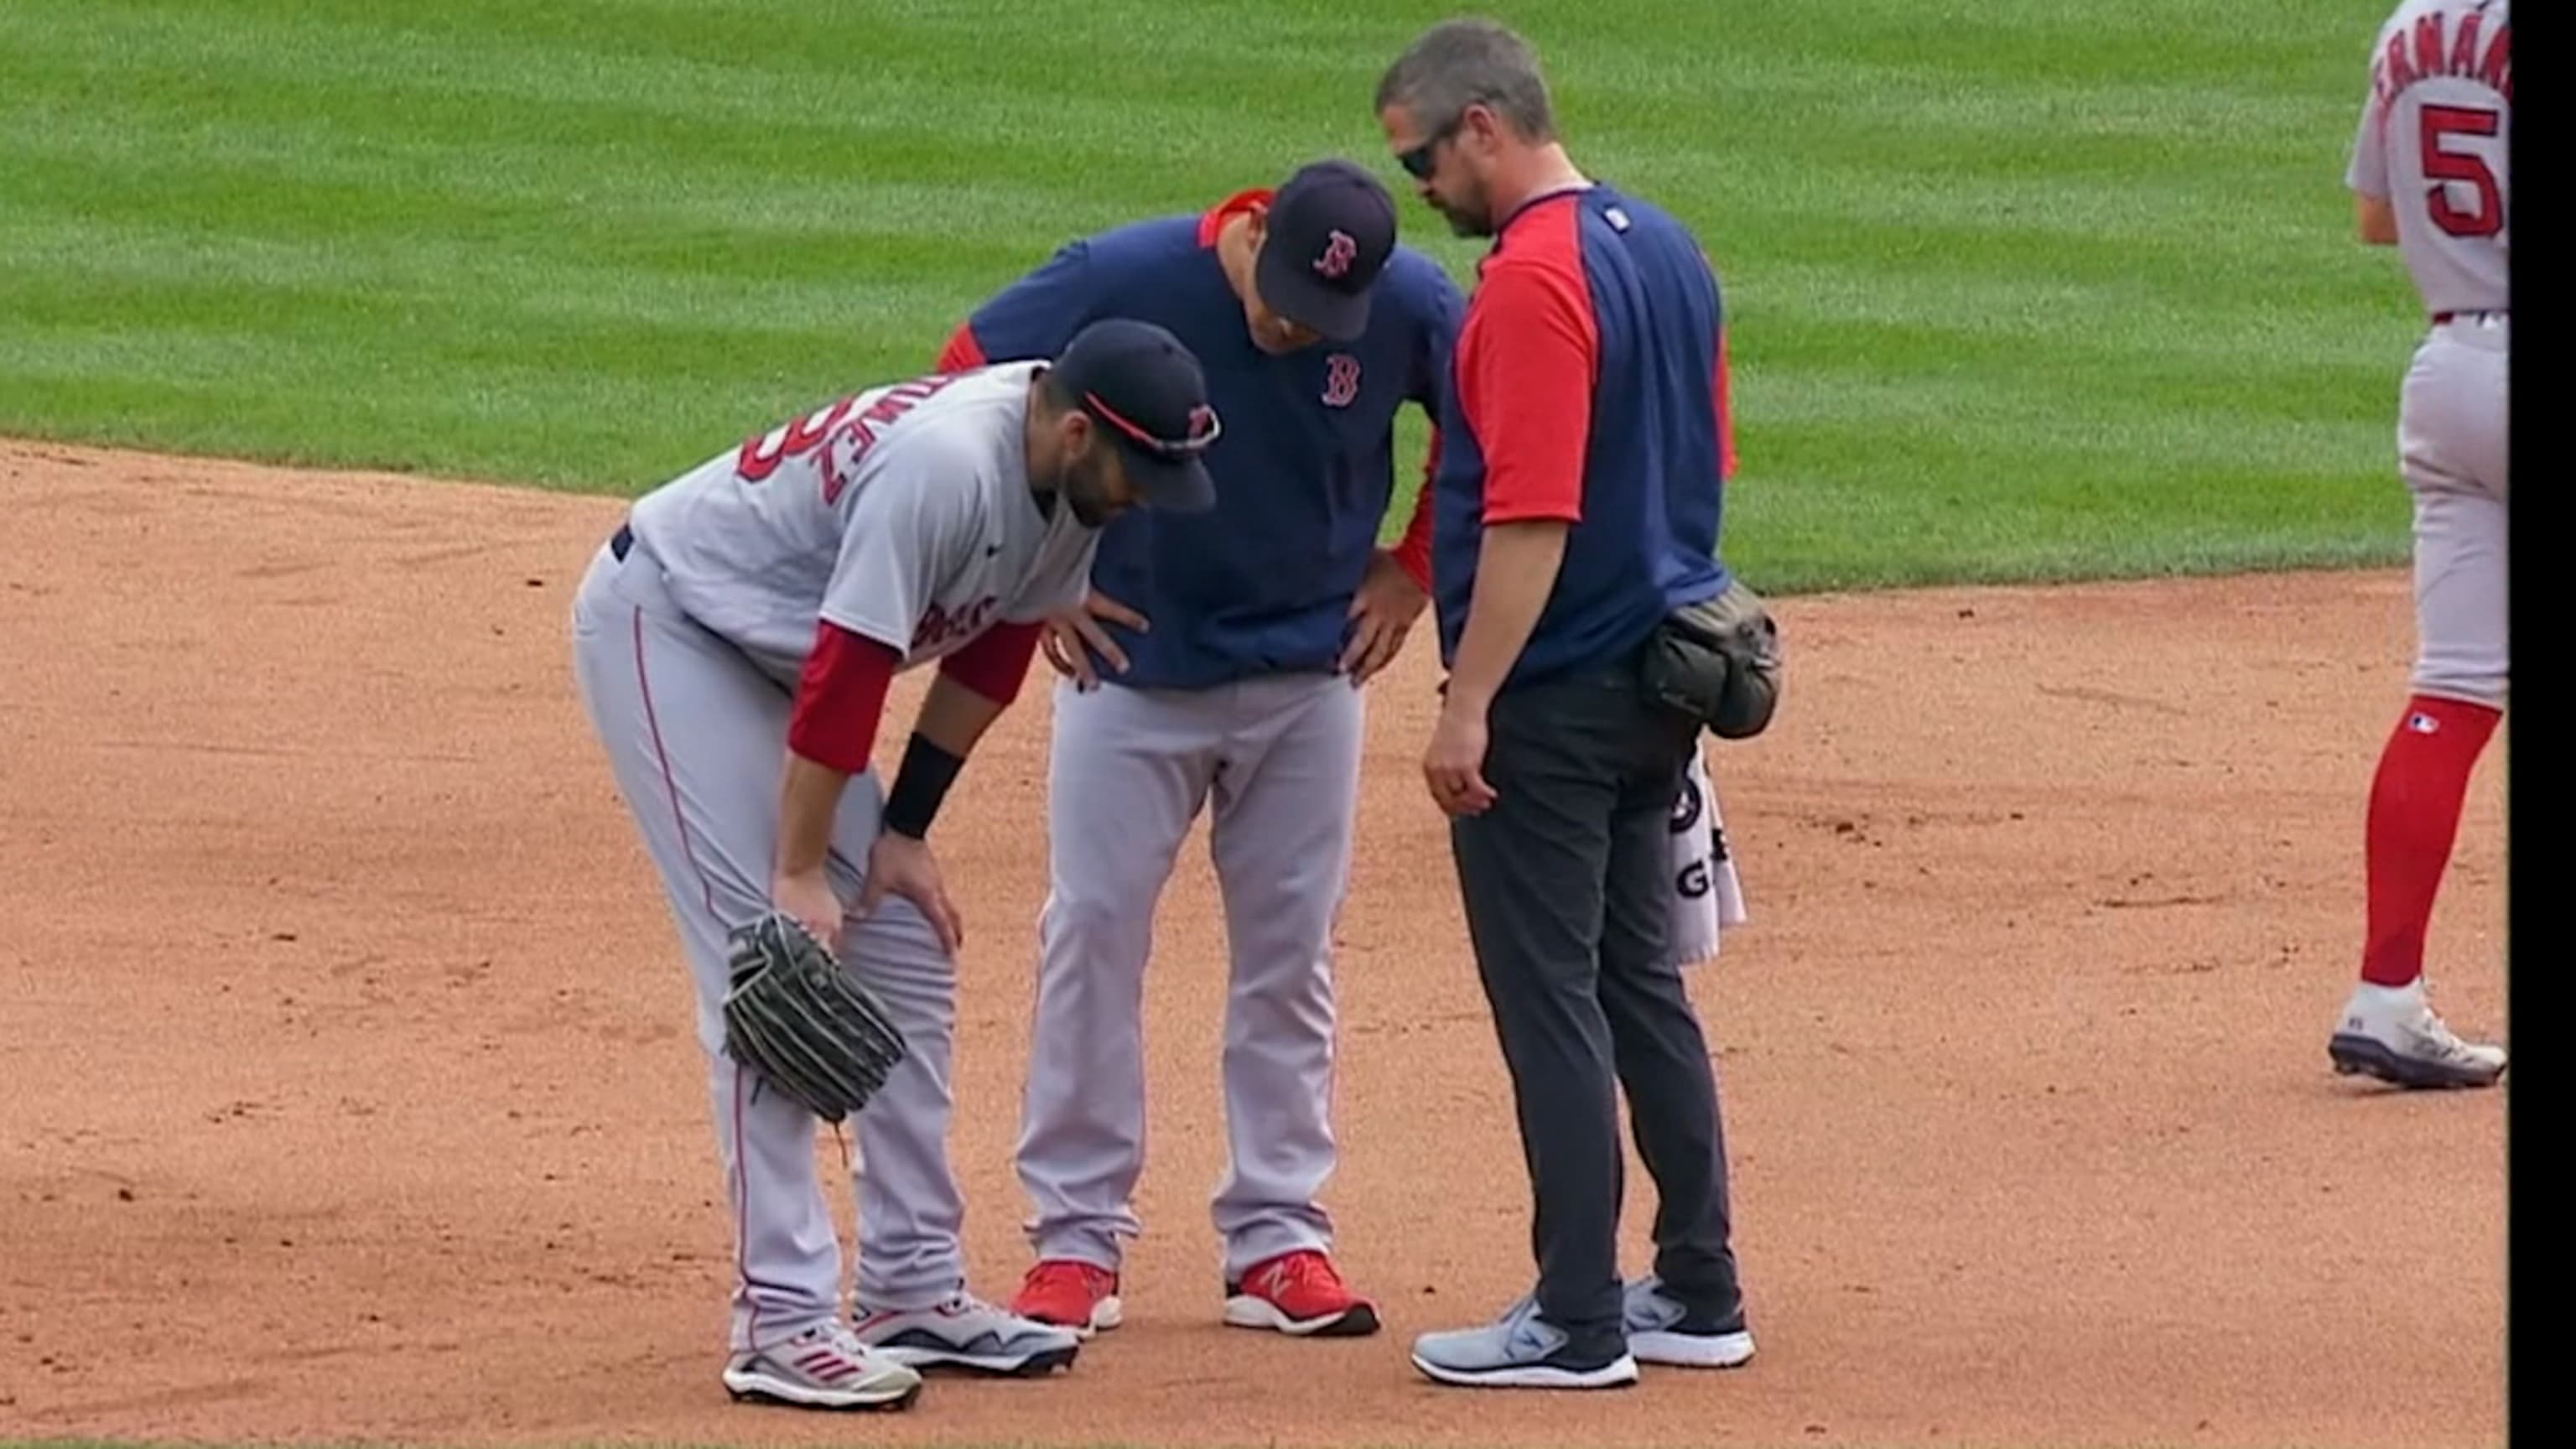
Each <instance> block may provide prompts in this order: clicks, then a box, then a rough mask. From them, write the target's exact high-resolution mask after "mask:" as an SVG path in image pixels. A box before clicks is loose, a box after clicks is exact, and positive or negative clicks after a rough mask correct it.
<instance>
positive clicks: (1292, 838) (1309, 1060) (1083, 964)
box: [940, 160, 1465, 1337]
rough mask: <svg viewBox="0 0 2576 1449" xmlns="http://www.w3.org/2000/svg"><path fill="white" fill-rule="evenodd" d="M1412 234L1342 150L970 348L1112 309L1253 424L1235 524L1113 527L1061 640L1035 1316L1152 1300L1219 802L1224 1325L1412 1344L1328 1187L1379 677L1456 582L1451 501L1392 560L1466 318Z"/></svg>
mask: <svg viewBox="0 0 2576 1449" xmlns="http://www.w3.org/2000/svg"><path fill="white" fill-rule="evenodd" d="M1396 231H1397V223H1396V213H1395V202H1394V198H1392V197H1391V196H1389V195H1388V194H1387V191H1386V188H1385V187H1384V186H1382V185H1380V184H1379V183H1378V181H1377V180H1376V179H1375V178H1374V177H1372V176H1370V175H1369V173H1368V172H1367V171H1365V170H1363V169H1362V168H1360V167H1358V166H1355V165H1353V164H1351V163H1349V162H1346V161H1329V160H1328V161H1319V162H1315V163H1313V164H1311V165H1307V166H1304V167H1301V168H1299V169H1298V171H1297V172H1296V173H1295V174H1294V175H1292V176H1290V177H1289V178H1288V179H1287V180H1286V181H1285V182H1284V183H1283V184H1281V185H1280V186H1279V187H1278V188H1277V189H1276V190H1275V191H1274V190H1268V189H1255V190H1249V191H1244V192H1240V193H1237V194H1236V195H1234V196H1232V197H1229V198H1227V199H1226V200H1224V201H1222V202H1220V203H1218V204H1217V205H1216V206H1214V207H1212V208H1210V209H1209V210H1208V211H1206V212H1205V213H1203V214H1201V213H1192V214H1183V215H1175V216H1166V217H1158V218H1154V219H1151V220H1147V221H1142V222H1137V223H1133V224H1131V225H1127V226H1122V227H1118V228H1116V229H1114V230H1111V231H1107V232H1104V233H1101V234H1099V235H1095V236H1091V237H1086V238H1082V239H1078V240H1075V241H1072V242H1069V243H1066V244H1065V245H1064V246H1063V247H1061V248H1059V249H1058V250H1057V252H1056V253H1055V255H1054V256H1052V257H1051V258H1049V259H1048V260H1047V261H1046V262H1045V263H1043V264H1042V265H1040V266H1039V267H1037V268H1036V269H1035V270H1033V271H1031V272H1030V273H1029V274H1028V275H1026V276H1024V277H1022V278H1020V279H1018V280H1017V281H1015V282H1013V283H1011V284H1010V285H1009V286H1007V287H1005V288H1003V289H1002V290H1001V291H1000V292H999V293H997V294H996V295H995V296H993V297H992V298H991V299H990V300H988V301H986V302H985V303H984V304H983V306H981V307H980V308H978V309H976V311H975V312H974V313H973V314H972V315H971V316H970V317H969V318H968V319H967V321H966V323H965V324H964V325H963V326H961V327H960V328H959V329H958V331H957V332H956V334H955V336H954V337H953V338H952V339H951V340H950V342H949V344H948V350H947V352H946V353H945V354H944V355H943V356H942V357H941V359H940V365H941V366H943V367H954V366H963V365H972V364H974V363H976V362H980V361H983V360H984V359H985V358H987V357H995V358H1001V357H1019V356H1030V355H1039V356H1043V355H1044V354H1046V353H1047V352H1048V351H1050V350H1052V349H1053V348H1055V347H1056V346H1058V345H1060V344H1061V342H1062V340H1063V339H1064V338H1065V337H1066V336H1068V335H1070V334H1071V333H1072V332H1073V331H1074V329H1076V328H1078V327H1080V326H1082V325H1083V324H1084V323H1085V322H1087V321H1088V320H1089V319H1091V318H1093V317H1097V316H1101V315H1105V314H1110V313H1117V314H1123V315H1128V316H1137V317H1143V318H1146V319H1149V320H1151V321H1154V322H1156V323H1159V324H1161V325H1163V326H1166V327H1169V328H1171V329H1172V331H1173V333H1174V335H1176V336H1178V337H1180V338H1181V339H1182V340H1183V341H1184V342H1186V343H1187V344H1188V345H1189V347H1190V349H1191V351H1192V352H1193V353H1195V354H1196V355H1197V356H1198V357H1199V358H1200V359H1201V361H1202V362H1203V363H1204V364H1205V365H1206V367H1207V373H1208V390H1209V397H1210V399H1211V400H1212V401H1213V402H1214V403H1215V404H1216V405H1217V407H1218V409H1219V410H1220V411H1221V412H1222V413H1223V414H1224V416H1225V419H1226V437H1225V440H1224V441H1223V442H1222V443H1220V444H1219V445H1218V446H1217V447H1216V448H1214V449H1213V450H1211V451H1210V453H1209V455H1208V466H1209V468H1210V469H1211V470H1212V472H1213V473H1214V474H1215V475H1216V476H1217V477H1218V478H1219V479H1221V480H1222V482H1223V486H1222V487H1220V488H1219V490H1218V503H1217V506H1216V508H1215V510H1214V511H1213V512H1211V513H1208V514H1205V515H1202V516H1199V517H1194V518H1174V517H1169V516H1143V515H1140V516H1137V517H1133V518H1128V519H1122V520H1120V521H1119V522H1118V523H1117V524H1115V525H1113V526H1112V527H1111V528H1110V529H1109V531H1108V534H1107V536H1106V537H1105V538H1104V539H1103V540H1102V541H1101V546H1100V556H1099V560H1098V563H1097V566H1096V568H1095V570H1094V572H1093V576H1092V583H1093V592H1092V594H1091V595H1090V597H1089V599H1088V601H1087V604H1086V605H1085V607H1084V608H1082V609H1081V610H1079V611H1077V612H1076V613H1074V614H1072V615H1070V616H1068V617H1066V618H1064V619H1061V620H1059V621H1057V622H1056V623H1055V624H1054V625H1053V626H1052V627H1051V629H1050V632H1049V634H1048V638H1047V641H1046V647H1047V653H1048V657H1049V659H1050V660H1051V661H1052V662H1054V663H1055V665H1056V667H1057V668H1058V670H1059V671H1060V672H1062V673H1063V674H1065V675H1066V676H1067V679H1066V680H1065V681H1064V682H1062V683H1060V684H1059V685H1058V686H1057V690H1056V706H1055V735H1054V740H1053V742H1052V747H1051V751H1050V765H1049V783H1048V830H1047V833H1048V858H1049V881H1050V886H1049V892H1048V897H1047V903H1046V908H1045V912H1044V915H1043V918H1042V919H1041V922H1040V936H1041V942H1042V946H1041V950H1042V955H1041V960H1040V963H1039V969H1038V993H1037V1003H1036V1021H1035V1024H1034V1027H1033V1030H1032V1031H1031V1034H1030V1035H1031V1042H1030V1048H1029V1076H1028V1082H1027V1087H1026V1092H1025V1098H1024V1108H1023V1119H1022V1128H1021V1137H1020V1145H1019V1168H1020V1180H1021V1182H1022V1183H1023V1184H1024V1185H1025V1186H1026V1188H1027V1190H1028V1192H1029V1195H1030V1198H1031V1200H1032V1203H1033V1206H1034V1213H1033V1214H1032V1217H1031V1220H1030V1223H1029V1238H1030V1242H1031V1245H1032V1247H1033V1248H1034V1250H1035V1253H1036V1258H1037V1261H1036V1262H1035V1263H1034V1264H1033V1265H1032V1266H1031V1267H1030V1269H1029V1272H1028V1277H1027V1280H1026V1282H1025V1283H1024V1284H1023V1285H1022V1287H1021V1289H1020V1293H1019V1296H1018V1297H1016V1298H1015V1299H1013V1300H1012V1305H1011V1306H1012V1308H1013V1309H1014V1310H1015V1311H1017V1312H1019V1313H1022V1314H1025V1315H1027V1316H1028V1317H1031V1318H1034V1319H1037V1320H1039V1321H1041V1322H1046V1323H1057V1324H1064V1325H1067V1326H1070V1327H1072V1328H1075V1329H1077V1330H1079V1331H1080V1332H1082V1333H1084V1334H1089V1333H1092V1332H1094V1331H1096V1330H1099V1329H1105V1328H1112V1327H1115V1326H1116V1325H1117V1324H1118V1322H1119V1321H1120V1318H1121V1316H1122V1313H1123V1311H1124V1305H1123V1302H1122V1299H1121V1297H1120V1286H1121V1271H1120V1270H1121V1267H1122V1264H1123V1261H1124V1243H1125V1240H1127V1239H1131V1238H1133V1237H1135V1236H1136V1235H1137V1234H1138V1233H1139V1231H1140V1230H1141V1227H1142V1225H1141V1223H1140V1222H1139V1221H1138V1219H1137V1217H1136V1214H1135V1208H1134V1205H1133V1195H1134V1192H1135V1188H1136V1184H1137V1181H1138V1179H1139V1177H1140V1176H1141V1175H1142V1173H1143V1170H1144V1158H1145V1081H1144V1060H1143V1057H1144V1047H1143V1027H1144V1023H1143V1019H1142V1018H1143V1011H1144V984H1145V971H1146V961H1147V957H1148V956H1149V955H1150V953H1151V951H1152V946H1153V926H1154V910H1155V905H1156V902H1157V901H1158V899H1159V898H1160V896H1161V894H1162V889H1163V886H1164V884H1165V883H1166V881H1167V880H1168V879H1169V877H1170V874H1171V868H1172V863H1173V860H1174V858H1175V857H1176V856H1177V854H1178V853H1179V850H1180V848H1181V843H1182V841H1183V839H1184V838H1186V837H1187V835H1188V834H1189V831H1190V826H1191V822H1192V821H1193V820H1195V819H1196V818H1197V817H1198V814H1199V812H1200V811H1201V810H1202V809H1206V810H1209V811H1210V812H1211V814H1212V817H1213V818H1212V821H1211V824H1210V829H1209V840H1208V844H1209V853H1210V855H1211V856H1212V858H1213V859H1214V861H1215V865H1216V875H1217V883H1218V888H1219V890H1220V892H1221V894H1222V896H1223V898H1224V905H1225V920H1226V937H1227V942H1228V946H1229V948H1230V950H1229V954H1230V956H1231V962H1230V968H1229V973H1228V974H1229V978H1230V989H1229V994H1228V999H1227V1007H1226V1033H1225V1056H1224V1075H1225V1104H1226V1123H1227V1132H1228V1138H1229V1144H1230V1147H1231V1149H1232V1150H1231V1158H1230V1162H1229V1167H1228V1171H1227V1172H1226V1174H1225V1175H1224V1177H1223V1179H1222V1180H1221V1181H1220V1182H1219V1183H1218V1184H1217V1187H1216V1190H1215V1193H1214V1196H1213V1200H1212V1201H1211V1203H1210V1213H1211V1216H1212V1217H1213V1218H1214V1225H1215V1228H1216V1231H1217V1234H1218V1237H1219V1238H1220V1240H1221V1246H1220V1259H1221V1261H1220V1265H1219V1266H1220V1271H1221V1277H1222V1287H1223V1294H1224V1307H1223V1315H1222V1316H1223V1319H1224V1321H1225V1322H1227V1323H1229V1324H1233V1325H1235V1326H1237V1327H1244V1328H1259V1329H1271V1330H1276V1331H1278V1332H1282V1333H1287V1334H1291V1335H1296V1336H1310V1335H1311V1336H1335V1337H1339V1336H1348V1335H1357V1334H1367V1333H1373V1332H1375V1331H1376V1329H1377V1326H1378V1318H1377V1309H1376V1306H1375V1305H1374V1304H1373V1303H1371V1302H1370V1301H1369V1300H1368V1299H1367V1298H1365V1297H1363V1296H1362V1295H1360V1294H1359V1293H1357V1292H1355V1291H1354V1290H1353V1289H1352V1288H1351V1287H1350V1286H1349V1285H1348V1284H1347V1283H1346V1282H1345V1281H1344V1280H1343V1278H1342V1276H1341V1274H1340V1272H1339V1270H1338V1269H1337V1268H1336V1267H1335V1265H1334V1263H1333V1260H1332V1257H1331V1249H1332V1230H1333V1224H1332V1220H1331V1218H1330V1216H1329V1215H1328V1214H1327V1213H1326V1211H1325V1209H1324V1208H1323V1206H1322V1205H1321V1204H1320V1202H1318V1200H1317V1198H1318V1195H1319V1193H1320V1192H1321V1190H1322V1188H1323V1186H1324V1183H1325V1181H1326V1180H1327V1179H1328V1178H1329V1177H1330V1176H1331V1174H1332V1171H1333V1168H1334V1166H1335V1163H1336V1158H1337V1148H1336V1144H1335V1142H1334V1135H1333V1130H1332V1123H1331V1107H1332V1081H1333V1057H1334V1008H1333V995H1334V993H1333V959H1332V956H1333V951H1332V928H1333V923H1334V921H1335V919H1336V917H1337V916H1338V914H1339V911H1340V908H1341V904H1342V898H1343V892H1344V890H1345V888H1346V886H1347V884H1348V877H1349V872H1350V861H1351V850H1352V833H1353V826H1354V823H1355V820H1356V816H1357V813H1358V795H1359V771H1360V755H1361V744H1362V724H1363V712H1362V694H1361V689H1360V686H1361V685H1363V684H1365V683H1366V682H1367V681H1368V680H1369V679H1370V678H1371V677H1372V676H1373V675H1375V674H1376V673H1377V672H1378V671H1379V670H1381V669H1383V668H1384V667H1385V666H1386V665H1387V663H1388V662H1389V661H1391V660H1392V659H1394V658H1395V656H1396V653H1397V650H1398V649H1399V648H1400V647H1401V646H1402V644H1403V642H1404V637H1405V634H1406V631H1407V630H1408V629H1409V628H1410V627H1411V625H1412V624H1413V622H1414V620H1415V619H1416V618H1418V617H1419V616H1420V614H1421V612H1422V609H1423V607H1424V604H1425V602H1426V601H1427V597H1428V596H1427V590H1428V589H1429V587H1430V557H1429V550H1430V529H1429V525H1430V521H1431V514H1430V508H1429V492H1428V489H1426V490H1425V491H1424V495H1423V498H1422V501H1421V502H1420V503H1419V504H1417V506H1416V508H1415V510H1414V514H1413V518H1412V525H1411V527H1410V528H1409V529H1408V530H1407V532H1406V534H1405V537H1404V541H1403V542H1402V543H1401V544H1400V545H1398V546H1397V547H1396V548H1395V549H1393V550H1388V549H1384V548H1380V547H1378V544H1377V539H1378V536H1379V532H1380V529H1381V526H1382V524H1383V522H1384V519H1385V515H1386V511H1387V507H1388V503H1389V501H1390V498H1391V495H1392V492H1393V488H1394V478H1395V460H1394V452H1395V427H1394V425H1395V418H1396V415H1397V413H1398V412H1399V411H1400V409H1401V408H1402V407H1403V405H1404V404H1405V403H1406V402H1408V401H1410V402H1412V403H1414V404H1415V405H1417V406H1419V407H1421V408H1422V409H1423V410H1424V411H1425V412H1426V413H1428V414H1431V415H1432V416H1433V417H1434V420H1435V423H1436V419H1437V408H1438V399H1439V381H1438V379H1439V376H1440V371H1441V369H1442V367H1443V366H1444V365H1445V364H1446V360H1447V358H1448V353H1449V346H1450V343H1451V340H1452V338H1453V336H1454V334H1455V332H1456V328H1457V321H1458V316H1459V313H1460V312H1461V310H1462V309H1463V308H1464V306H1465V299H1464V298H1463V297H1462V296H1461V295H1460V294H1459V292H1458V289H1457V287H1456V286H1455V284H1453V283H1452V282H1450V280H1449V278H1448V277H1447V275H1446V274H1445V273H1443V272H1442V271H1441V270H1440V268H1439V266H1438V264H1437V263H1435V262H1433V261H1432V260H1431V259H1430V258H1429V257H1427V256H1424V255H1422V254H1420V253H1418V252H1415V251H1412V250H1410V249H1408V248H1403V247H1399V246H1398V245H1397V244H1396ZM1438 447H1439V439H1438V435H1437V433H1436V431H1435V433H1434V434H1433V437H1432V450H1433V455H1434V456H1435V457H1436V456H1437V454H1438ZM1104 685H1105V686H1106V687H1103V686H1104Z"/></svg>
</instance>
